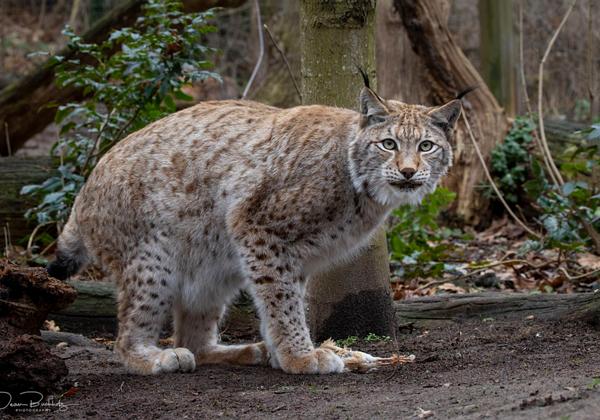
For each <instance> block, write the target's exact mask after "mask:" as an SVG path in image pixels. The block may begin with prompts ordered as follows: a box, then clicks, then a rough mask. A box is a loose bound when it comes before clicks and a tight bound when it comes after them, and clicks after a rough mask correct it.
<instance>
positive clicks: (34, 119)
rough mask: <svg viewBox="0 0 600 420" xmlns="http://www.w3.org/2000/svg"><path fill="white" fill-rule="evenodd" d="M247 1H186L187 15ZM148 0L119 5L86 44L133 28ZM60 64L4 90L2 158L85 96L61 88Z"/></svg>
mask: <svg viewBox="0 0 600 420" xmlns="http://www.w3.org/2000/svg"><path fill="white" fill-rule="evenodd" d="M245 1H246V0H183V6H184V10H185V11H186V12H200V11H204V10H207V9H210V8H212V7H236V6H240V5H241V4H243V3H244V2H245ZM144 3H146V1H145V0H128V1H125V2H122V3H120V4H119V3H117V5H116V6H115V7H114V8H113V9H112V10H111V11H110V12H109V13H107V14H106V15H105V16H104V17H103V18H102V19H100V20H99V21H98V23H96V24H95V25H94V26H92V27H91V28H90V29H89V30H88V31H87V32H85V33H84V34H83V35H82V38H83V41H84V42H86V43H99V42H102V41H103V40H105V39H106V38H107V37H108V35H109V34H110V33H111V31H112V30H114V29H117V28H122V27H124V26H130V25H132V24H133V23H134V22H135V19H136V18H137V17H138V16H139V14H140V12H141V9H142V6H143V5H144ZM57 55H61V56H63V57H65V58H66V59H75V58H81V57H80V56H79V55H78V54H77V53H75V52H74V51H73V50H70V49H69V48H66V49H63V50H62V51H60V52H59V53H58V54H57ZM56 65H57V64H51V63H50V62H46V63H44V64H42V65H41V66H40V67H38V68H37V69H35V70H34V71H32V72H31V73H30V74H28V75H27V76H25V77H23V78H22V79H21V80H18V81H16V82H14V83H12V84H10V85H8V86H7V87H6V88H4V89H3V90H2V91H0V156H9V155H10V154H11V153H14V152H15V151H17V150H18V149H19V148H20V147H21V146H22V145H23V144H24V143H25V142H26V141H27V140H28V139H29V138H31V137H32V136H33V135H34V134H37V133H39V132H40V131H42V130H43V129H44V128H46V127H47V126H48V124H50V123H51V122H52V121H53V120H54V114H55V112H56V108H48V107H47V105H48V104H50V103H53V104H55V105H56V106H58V105H63V104H65V103H67V102H70V101H74V100H80V99H81V98H82V97H83V95H82V93H81V91H80V90H78V89H75V88H59V87H58V86H56V84H55V83H54V70H55V67H56Z"/></svg>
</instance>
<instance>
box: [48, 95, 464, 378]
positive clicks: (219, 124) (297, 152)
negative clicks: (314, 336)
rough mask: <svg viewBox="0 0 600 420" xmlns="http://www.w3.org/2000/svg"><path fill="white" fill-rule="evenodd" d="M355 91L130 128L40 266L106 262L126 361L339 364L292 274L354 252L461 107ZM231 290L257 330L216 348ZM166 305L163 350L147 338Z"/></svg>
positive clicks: (420, 182) (437, 151) (441, 170)
mask: <svg viewBox="0 0 600 420" xmlns="http://www.w3.org/2000/svg"><path fill="white" fill-rule="evenodd" d="M359 103H360V111H359V112H356V111H352V110H347V109H340V108H332V107H326V106H319V105H313V106H299V107H295V108H291V109H279V108H274V107H271V106H266V105H262V104H260V103H255V102H251V101H242V100H228V101H214V102H205V103H201V104H199V105H196V106H194V107H191V108H188V109H185V110H182V111H180V112H177V113H175V114H173V115H170V116H168V117H166V118H163V119H161V120H159V121H157V122H155V123H153V124H151V125H149V126H147V127H146V128H144V129H142V130H140V131H137V132H135V133H133V134H131V135H130V136H128V137H127V138H126V139H124V140H123V141H121V142H120V143H119V144H117V145H116V146H115V147H113V148H112V149H111V150H110V151H109V152H108V153H107V154H106V155H105V156H104V157H103V158H102V159H101V160H100V162H99V163H98V165H97V166H96V168H95V169H94V171H93V173H92V174H91V175H90V177H89V179H88V181H87V183H86V184H85V186H84V187H83V189H82V190H81V192H80V194H79V195H78V197H77V199H76V201H75V204H74V206H73V210H72V213H71V215H70V218H69V220H68V222H67V224H66V225H65V227H64V230H63V232H62V234H61V236H60V238H59V242H58V250H57V258H56V260H55V261H54V262H53V263H51V264H50V265H49V267H48V271H49V273H50V274H51V275H53V276H55V277H58V278H63V279H64V278H66V277H68V276H70V275H73V274H74V273H76V272H77V271H78V270H79V269H80V268H81V267H83V266H84V265H85V264H86V263H88V262H94V263H96V264H100V265H101V266H102V267H104V268H105V269H106V271H107V272H108V273H110V275H111V276H112V277H113V278H114V280H115V281H116V283H117V285H118V290H119V292H118V302H119V305H118V319H119V334H118V338H117V341H116V343H115V350H116V352H117V353H118V354H119V355H120V357H121V359H122V360H123V363H124V364H125V366H126V367H127V368H128V369H129V370H130V371H132V372H136V373H140V374H158V373H163V372H174V371H184V372H185V371H192V370H194V369H195V367H196V365H197V364H205V363H235V364H242V365H271V366H272V367H274V368H280V369H282V370H283V371H285V372H288V373H296V374H300V373H320V374H325V373H333V372H341V371H342V370H343V369H344V363H343V361H342V359H341V358H340V357H339V356H338V355H336V354H334V353H333V352H332V351H331V350H328V349H327V348H315V347H314V345H313V343H312V341H311V338H310V334H309V330H308V327H307V324H306V321H305V313H304V311H305V308H304V301H303V294H304V290H305V286H306V282H307V281H308V280H309V279H310V278H311V277H314V275H315V274H317V273H320V272H322V271H323V270H326V269H329V268H331V267H332V265H334V264H336V263H337V262H339V261H342V260H347V259H348V258H351V257H352V256H353V255H356V254H357V253H358V252H360V250H361V247H363V246H364V245H366V244H367V243H368V241H369V239H370V237H371V235H372V234H373V233H374V232H375V231H376V229H377V228H378V227H379V226H381V224H382V223H383V222H384V220H385V219H386V216H387V215H388V214H389V213H390V211H391V210H392V209H393V208H394V207H396V206H398V205H400V204H405V203H411V204H418V203H419V202H420V201H421V199H422V198H423V196H424V195H425V194H427V193H429V192H431V191H433V190H434V188H435V186H436V184H437V183H438V181H439V180H440V178H441V177H442V176H443V175H444V174H445V173H446V171H447V170H448V168H449V167H450V166H451V162H452V151H451V144H450V141H451V136H452V132H453V129H454V125H455V123H456V120H457V118H458V116H459V115H460V112H461V103H460V101H459V100H452V101H450V102H448V103H447V104H445V105H443V106H440V107H433V108H430V107H425V106H419V105H407V104H404V103H401V102H398V101H394V100H384V99H382V98H380V97H379V96H378V95H377V94H376V93H375V92H374V91H372V90H371V89H370V88H369V87H368V86H367V87H364V88H363V89H362V91H361V93H360V97H359ZM243 288H245V289H246V290H248V291H249V293H250V294H251V295H252V297H253V299H254V301H255V305H256V308H257V312H258V314H259V316H260V319H261V334H262V336H263V339H264V341H263V342H260V343H256V344H245V345H223V344H219V342H218V324H219V320H220V319H221V317H222V316H223V313H224V311H225V308H226V306H227V305H228V303H230V302H231V300H232V299H233V298H234V297H235V296H236V294H237V293H238V292H239V291H240V290H241V289H243ZM169 315H171V316H172V319H173V324H174V325H173V327H174V340H175V348H168V349H162V348H159V347H158V346H157V340H158V335H159V333H160V331H161V328H162V326H163V324H164V323H165V322H166V320H167V319H168V318H169Z"/></svg>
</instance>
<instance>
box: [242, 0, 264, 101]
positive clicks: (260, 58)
mask: <svg viewBox="0 0 600 420" xmlns="http://www.w3.org/2000/svg"><path fill="white" fill-rule="evenodd" d="M254 8H255V9H256V26H257V28H258V44H259V48H260V50H259V53H258V60H257V61H256V65H255V66H254V70H252V75H251V76H250V79H249V80H248V84H246V88H245V89H244V93H243V94H242V99H246V97H247V96H248V91H249V90H250V88H251V87H252V83H254V79H256V75H257V74H258V69H260V65H261V64H262V61H263V57H264V55H265V36H264V34H263V24H262V18H261V16H260V5H259V4H258V0H254Z"/></svg>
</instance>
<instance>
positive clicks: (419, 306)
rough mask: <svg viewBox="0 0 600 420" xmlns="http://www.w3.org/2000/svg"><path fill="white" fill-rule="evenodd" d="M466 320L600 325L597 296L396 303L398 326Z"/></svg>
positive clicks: (511, 296)
mask: <svg viewBox="0 0 600 420" xmlns="http://www.w3.org/2000/svg"><path fill="white" fill-rule="evenodd" d="M467 319H481V320H483V319H494V320H504V321H518V320H526V319H536V320H543V321H547V320H557V319H565V320H571V319H583V320H587V321H591V322H593V323H599V322H600V293H576V294H566V295H553V294H516V293H515V294H509V293H477V294H464V295H440V296H429V297H423V298H415V299H411V300H403V301H399V302H396V320H397V322H398V325H406V324H415V325H418V326H431V325H435V324H439V323H444V322H449V321H450V322H461V321H465V320H467Z"/></svg>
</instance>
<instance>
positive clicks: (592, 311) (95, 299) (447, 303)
mask: <svg viewBox="0 0 600 420" xmlns="http://www.w3.org/2000/svg"><path fill="white" fill-rule="evenodd" d="M68 283H69V284H70V285H71V286H73V287H74V288H75V289H76V290H77V292H78V298H77V300H76V301H75V302H74V303H73V304H72V305H71V306H69V307H67V308H65V309H63V310H62V311H60V312H59V314H60V316H61V317H62V318H61V319H62V320H63V321H68V319H69V318H72V319H81V320H83V319H90V320H92V319H94V317H100V318H105V319H106V318H110V317H115V316H116V301H115V296H116V295H115V287H114V285H113V284H112V283H108V282H93V281H74V280H70V281H69V282H68ZM394 308H395V313H396V320H397V322H398V325H400V326H402V325H407V324H411V325H414V326H418V327H430V326H434V325H439V324H441V323H445V322H463V321H467V320H474V319H479V320H484V319H494V320H504V321H522V320H526V319H536V320H541V321H546V320H557V319H564V320H571V319H582V320H586V321H590V322H593V323H598V324H600V292H597V293H576V294H565V295H556V294H545V293H544V294H521V293H475V294H464V295H454V294H452V295H439V296H428V297H422V298H415V299H410V300H402V301H397V302H395V303H394ZM230 312H232V313H233V314H234V315H233V317H235V318H236V319H237V318H240V317H242V318H243V317H254V315H253V314H252V310H250V307H249V306H248V305H247V304H244V305H238V306H237V307H235V308H233V309H232V311H230ZM238 321H239V319H238ZM238 321H236V322H235V324H236V325H237V324H239V322H238ZM59 325H60V324H59Z"/></svg>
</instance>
